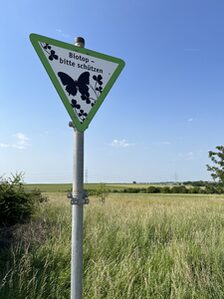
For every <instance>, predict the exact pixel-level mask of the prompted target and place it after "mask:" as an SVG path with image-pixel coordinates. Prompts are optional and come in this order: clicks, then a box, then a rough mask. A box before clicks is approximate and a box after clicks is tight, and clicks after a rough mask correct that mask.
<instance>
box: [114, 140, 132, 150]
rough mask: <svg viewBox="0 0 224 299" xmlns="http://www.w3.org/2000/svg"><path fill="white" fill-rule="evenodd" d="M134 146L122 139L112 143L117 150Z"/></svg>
mask: <svg viewBox="0 0 224 299" xmlns="http://www.w3.org/2000/svg"><path fill="white" fill-rule="evenodd" d="M133 145H134V144H133V143H129V142H127V140H126V139H122V140H118V139H114V140H113V141H112V143H111V146H112V147H116V148H125V147H129V146H133Z"/></svg>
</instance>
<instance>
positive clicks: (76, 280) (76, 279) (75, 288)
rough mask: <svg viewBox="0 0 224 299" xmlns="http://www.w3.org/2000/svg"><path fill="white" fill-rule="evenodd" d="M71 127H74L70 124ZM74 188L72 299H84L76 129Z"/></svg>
mask: <svg viewBox="0 0 224 299" xmlns="http://www.w3.org/2000/svg"><path fill="white" fill-rule="evenodd" d="M84 43H85V41H84V39H83V38H81V37H77V38H76V40H75V45H76V46H79V47H82V48H83V47H84ZM70 126H73V125H72V123H70ZM74 141H75V145H74V156H73V163H74V165H73V187H72V196H71V198H72V199H71V203H72V240H71V243H72V244H71V247H72V248H71V299H82V275H83V248H82V247H83V204H84V203H87V202H86V198H85V194H84V191H83V164H84V133H80V132H78V131H76V130H75V128H74Z"/></svg>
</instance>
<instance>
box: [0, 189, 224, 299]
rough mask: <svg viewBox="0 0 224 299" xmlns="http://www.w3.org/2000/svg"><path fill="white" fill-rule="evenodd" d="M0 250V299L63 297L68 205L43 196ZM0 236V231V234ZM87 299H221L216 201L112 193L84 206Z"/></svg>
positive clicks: (221, 203)
mask: <svg viewBox="0 0 224 299" xmlns="http://www.w3.org/2000/svg"><path fill="white" fill-rule="evenodd" d="M49 199H50V200H49V202H48V203H45V204H44V206H43V207H42V208H41V210H40V211H39V213H38V214H37V215H36V216H35V218H34V219H33V220H32V222H31V223H30V224H29V225H22V226H17V227H15V228H14V230H13V231H10V232H8V233H9V234H11V238H10V242H11V243H9V242H8V243H7V242H6V241H7V238H6V237H5V244H4V242H3V244H4V246H3V247H2V249H1V252H0V269H1V284H0V298H4V299H5V298H6V299H8V298H14V299H16V298H19V299H20V298H21V299H24V298H38V299H39V298H41V299H47V298H55V299H56V298H59V299H60V298H69V292H70V233H71V232H70V225H71V216H70V205H69V203H68V202H67V199H66V198H65V196H64V195H61V194H58V193H54V194H53V193H52V194H49ZM2 236H3V232H2ZM83 293H84V295H83V298H86V299H87V298H88V299H101V298H106V299H121V298H122V299H126V298H127V299H139V298H142V299H147V298H152V299H157V298H161V299H164V298H173V299H174V298H175V299H178V298H180V299H183V298H186V299H188V298H189V299H190V298H197V299H198V298H205V299H207V298H215V299H216V298H224V198H223V197H222V196H207V195H203V196H202V195H200V196H195V195H194V196H193V195H185V196H184V195H176V196H175V195H157V194H156V195H150V194H138V195H136V194H122V195H121V194H112V195H110V196H109V198H107V200H106V203H105V204H102V203H101V202H100V201H98V200H97V199H95V198H92V199H91V201H90V204H89V205H88V206H86V207H85V219H84V290H83Z"/></svg>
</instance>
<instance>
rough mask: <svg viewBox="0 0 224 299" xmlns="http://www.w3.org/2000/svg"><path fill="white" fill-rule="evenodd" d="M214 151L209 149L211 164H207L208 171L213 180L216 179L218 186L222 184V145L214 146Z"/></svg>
mask: <svg viewBox="0 0 224 299" xmlns="http://www.w3.org/2000/svg"><path fill="white" fill-rule="evenodd" d="M216 150H217V151H216V152H214V151H209V153H208V155H209V158H210V159H211V161H212V162H213V165H212V166H210V165H207V169H208V171H210V172H211V176H212V178H213V180H215V181H217V182H218V184H219V185H220V186H222V187H223V186H224V146H222V145H218V146H216Z"/></svg>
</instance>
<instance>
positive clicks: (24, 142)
mask: <svg viewBox="0 0 224 299" xmlns="http://www.w3.org/2000/svg"><path fill="white" fill-rule="evenodd" d="M13 137H16V139H17V141H16V142H15V143H0V148H16V149H20V150H22V149H26V148H27V146H28V145H29V142H28V141H29V138H28V137H27V136H26V135H25V134H23V133H20V132H19V133H16V134H15V135H13Z"/></svg>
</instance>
